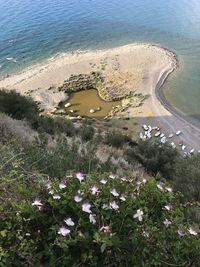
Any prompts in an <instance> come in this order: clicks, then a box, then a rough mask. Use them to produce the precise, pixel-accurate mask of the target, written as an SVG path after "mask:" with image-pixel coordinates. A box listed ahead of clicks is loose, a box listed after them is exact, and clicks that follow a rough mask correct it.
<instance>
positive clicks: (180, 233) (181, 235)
mask: <svg viewBox="0 0 200 267" xmlns="http://www.w3.org/2000/svg"><path fill="white" fill-rule="evenodd" d="M177 232H178V235H179V236H180V237H184V236H185V235H186V233H185V232H183V231H181V230H178V231H177Z"/></svg>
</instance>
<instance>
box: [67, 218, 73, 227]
mask: <svg viewBox="0 0 200 267" xmlns="http://www.w3.org/2000/svg"><path fill="white" fill-rule="evenodd" d="M64 222H65V223H66V224H67V225H68V226H74V225H75V223H74V222H73V221H72V219H71V218H67V219H65V220H64Z"/></svg>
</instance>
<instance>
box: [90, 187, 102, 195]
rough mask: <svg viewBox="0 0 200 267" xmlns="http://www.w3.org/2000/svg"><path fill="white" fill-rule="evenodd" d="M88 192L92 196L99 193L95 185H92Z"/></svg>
mask: <svg viewBox="0 0 200 267" xmlns="http://www.w3.org/2000/svg"><path fill="white" fill-rule="evenodd" d="M90 191H91V194H92V195H96V194H97V193H99V192H100V191H99V188H98V187H97V186H96V185H94V186H93V187H92V188H91V189H90Z"/></svg>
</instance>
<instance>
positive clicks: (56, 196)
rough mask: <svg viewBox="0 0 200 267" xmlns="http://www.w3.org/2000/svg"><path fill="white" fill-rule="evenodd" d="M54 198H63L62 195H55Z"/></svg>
mask: <svg viewBox="0 0 200 267" xmlns="http://www.w3.org/2000/svg"><path fill="white" fill-rule="evenodd" d="M53 199H61V196H59V195H54V196H53Z"/></svg>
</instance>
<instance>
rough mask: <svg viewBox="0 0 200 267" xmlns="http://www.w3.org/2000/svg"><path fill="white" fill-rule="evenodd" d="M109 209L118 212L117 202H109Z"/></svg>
mask: <svg viewBox="0 0 200 267" xmlns="http://www.w3.org/2000/svg"><path fill="white" fill-rule="evenodd" d="M110 208H111V209H113V210H118V209H119V205H118V204H117V202H115V201H112V202H110Z"/></svg>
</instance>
